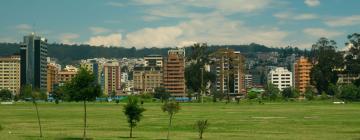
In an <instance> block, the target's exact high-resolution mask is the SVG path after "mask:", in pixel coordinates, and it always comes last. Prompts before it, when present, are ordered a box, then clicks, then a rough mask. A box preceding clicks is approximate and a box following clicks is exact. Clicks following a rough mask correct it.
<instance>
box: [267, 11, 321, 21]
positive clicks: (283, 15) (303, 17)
mask: <svg viewBox="0 0 360 140" xmlns="http://www.w3.org/2000/svg"><path fill="white" fill-rule="evenodd" d="M273 16H274V17H276V18H278V19H282V20H284V19H287V20H312V19H317V18H318V16H317V15H315V14H310V13H303V14H293V13H290V12H283V13H276V14H274V15H273Z"/></svg>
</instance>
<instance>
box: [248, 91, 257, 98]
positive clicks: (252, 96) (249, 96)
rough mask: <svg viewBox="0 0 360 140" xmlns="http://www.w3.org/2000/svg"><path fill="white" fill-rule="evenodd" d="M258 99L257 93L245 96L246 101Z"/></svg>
mask: <svg viewBox="0 0 360 140" xmlns="http://www.w3.org/2000/svg"><path fill="white" fill-rule="evenodd" d="M257 97H258V95H257V93H256V92H249V93H248V95H247V98H248V99H250V100H251V99H256V98H257Z"/></svg>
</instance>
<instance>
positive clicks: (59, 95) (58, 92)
mask: <svg viewBox="0 0 360 140" xmlns="http://www.w3.org/2000/svg"><path fill="white" fill-rule="evenodd" d="M64 96H65V94H64V87H57V88H56V89H55V90H54V92H53V93H52V97H53V98H54V99H55V104H59V101H60V100H63V99H64Z"/></svg>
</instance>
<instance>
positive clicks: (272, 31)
mask: <svg viewBox="0 0 360 140" xmlns="http://www.w3.org/2000/svg"><path fill="white" fill-rule="evenodd" d="M288 34H289V33H288V32H286V31H282V30H280V29H278V28H276V27H265V26H264V27H257V28H252V27H249V26H246V25H244V24H243V23H242V22H240V21H236V20H231V19H228V18H226V17H224V16H221V15H217V16H215V15H214V16H213V17H204V18H194V19H191V20H188V21H184V22H181V23H179V24H178V25H174V26H160V27H156V28H144V29H141V30H138V31H135V32H130V33H128V34H127V35H125V38H124V40H123V41H122V46H128V47H131V46H135V47H138V48H142V47H152V46H156V47H172V46H188V45H191V44H193V43H196V42H207V43H209V44H249V43H253V42H256V43H260V44H264V45H269V46H285V45H286V44H284V43H283V42H284V39H285V38H286V37H287V36H288Z"/></svg>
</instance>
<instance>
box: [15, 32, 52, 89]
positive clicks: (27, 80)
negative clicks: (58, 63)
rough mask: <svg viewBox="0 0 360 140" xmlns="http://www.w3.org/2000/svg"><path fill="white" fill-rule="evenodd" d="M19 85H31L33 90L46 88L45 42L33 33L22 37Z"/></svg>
mask: <svg viewBox="0 0 360 140" xmlns="http://www.w3.org/2000/svg"><path fill="white" fill-rule="evenodd" d="M20 56H21V74H20V75H21V81H20V85H21V86H25V85H31V86H32V87H33V89H40V90H44V91H45V90H46V88H47V84H46V82H47V60H46V57H47V40H46V39H45V38H42V37H40V36H36V35H35V34H34V33H32V34H30V35H28V36H24V42H23V43H22V45H21V46H20Z"/></svg>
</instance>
